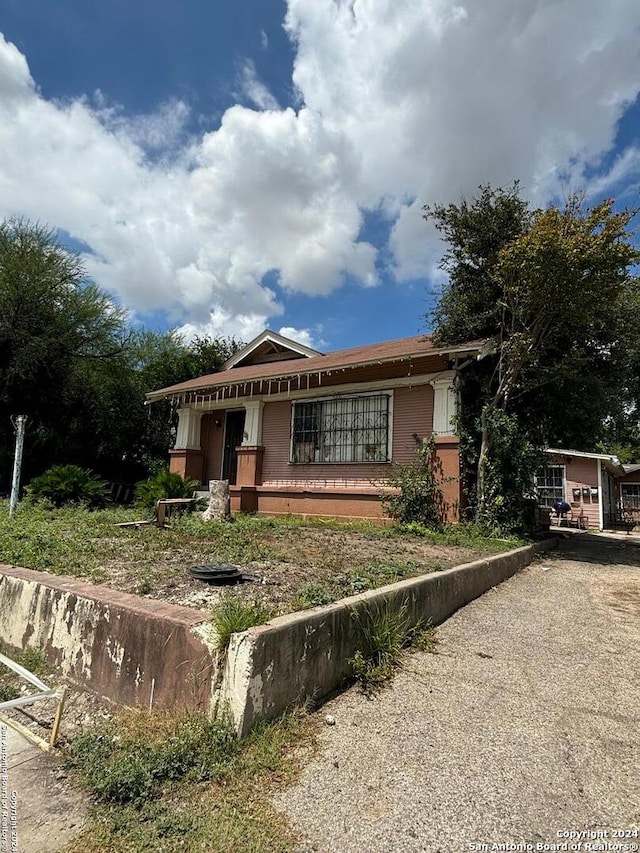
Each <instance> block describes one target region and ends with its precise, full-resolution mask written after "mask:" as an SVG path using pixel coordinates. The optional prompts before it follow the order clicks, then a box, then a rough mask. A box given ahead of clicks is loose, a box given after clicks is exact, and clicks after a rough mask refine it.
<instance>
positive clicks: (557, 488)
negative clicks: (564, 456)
mask: <svg viewBox="0 0 640 853" xmlns="http://www.w3.org/2000/svg"><path fill="white" fill-rule="evenodd" d="M536 490H537V492H538V503H539V505H540V506H546V507H549V508H551V507H552V506H553V505H554V503H555V502H556V501H563V500H565V497H564V465H545V466H544V468H541V469H540V471H538V473H537V475H536Z"/></svg>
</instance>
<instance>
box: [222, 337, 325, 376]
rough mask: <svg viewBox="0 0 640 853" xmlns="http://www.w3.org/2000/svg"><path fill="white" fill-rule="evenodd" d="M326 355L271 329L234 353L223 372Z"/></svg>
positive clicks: (224, 365)
mask: <svg viewBox="0 0 640 853" xmlns="http://www.w3.org/2000/svg"><path fill="white" fill-rule="evenodd" d="M323 354H324V353H321V352H319V351H318V350H315V349H311V347H308V346H305V345H304V344H301V343H300V342H299V341H294V340H292V339H291V338H285V337H284V335H279V334H278V333H277V332H274V331H272V330H271V329H265V330H264V332H261V333H260V334H259V335H258V336H257V337H255V338H254V339H253V340H252V341H249V343H248V344H247V345H246V346H244V347H243V348H242V349H241V350H238V352H236V353H234V355H232V356H231V358H230V359H228V360H227V361H225V363H224V364H223V366H222V370H230V369H231V368H233V367H245V366H247V365H250V364H270V363H272V362H274V361H290V360H292V359H296V358H313V357H314V356H316V355H323Z"/></svg>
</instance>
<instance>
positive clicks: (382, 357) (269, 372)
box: [146, 335, 489, 402]
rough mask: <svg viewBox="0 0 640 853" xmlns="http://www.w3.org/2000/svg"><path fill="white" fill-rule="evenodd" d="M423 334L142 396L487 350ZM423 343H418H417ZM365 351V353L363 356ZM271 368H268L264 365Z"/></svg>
mask: <svg viewBox="0 0 640 853" xmlns="http://www.w3.org/2000/svg"><path fill="white" fill-rule="evenodd" d="M411 341H413V342H415V346H412V345H409V346H408V347H407V349H406V350H404V349H403V347H402V344H409V342H411ZM429 342H430V341H429V339H428V338H427V337H426V336H420V335H418V336H416V337H415V338H399V339H397V340H395V341H383V342H381V343H378V344H368V345H366V346H362V347H353V348H350V349H345V350H336V351H335V352H330V353H327V354H326V355H319V356H314V357H312V358H305V359H299V358H296V359H291V360H289V361H280V362H271V363H269V364H260V365H249V366H247V367H234V368H231V369H229V370H221V371H219V372H218V373H211V374H209V375H208V376H200V377H198V378H197V379H190V380H188V381H187V382H180V383H178V384H177V385H170V386H168V387H167V388H160V389H159V390H157V391H150V392H149V393H148V394H147V395H146V396H147V400H148V401H149V402H154V401H156V400H162V399H164V398H168V397H178V396H180V395H181V394H183V393H187V392H190V391H206V390H208V389H209V388H219V387H222V386H228V385H244V384H248V383H249V382H260V381H261V380H264V381H269V380H270V379H271V380H276V379H288V378H290V377H293V376H302V375H306V374H314V373H324V372H326V371H331V370H340V369H342V368H347V367H366V366H367V365H371V364H385V363H393V362H396V361H408V360H410V359H412V358H428V357H430V356H438V355H465V354H466V355H474V354H476V355H477V356H478V358H481V357H484V355H487V354H489V351H488V350H487V344H488V342H487V340H486V339H483V340H478V341H469V342H468V343H466V344H455V345H450V346H442V347H433V349H428V348H424V344H427V343H429ZM393 344H396V345H397V346H398V351H397V352H395V353H394V352H389V353H388V354H381V353H379V354H377V355H376V354H375V351H376V349H379V350H382V351H383V352H384V353H387V351H388V350H389V349H390V348H392V345H393ZM420 344H422V345H423V346H422V347H420V346H419V345H420ZM358 351H362V357H361V358H355V359H354V358H353V355H356V354H357V353H358ZM367 353H370V354H369V357H367ZM268 368H271V369H268Z"/></svg>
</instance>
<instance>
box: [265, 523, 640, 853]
mask: <svg viewBox="0 0 640 853" xmlns="http://www.w3.org/2000/svg"><path fill="white" fill-rule="evenodd" d="M438 635H439V639H440V645H439V647H438V654H435V655H433V654H426V653H417V654H415V655H412V656H411V657H410V658H409V659H408V661H407V664H406V667H405V668H404V670H403V671H402V672H401V673H400V674H399V675H398V677H397V678H396V679H395V680H394V682H393V684H392V685H391V686H390V687H388V688H387V689H385V690H383V692H382V693H381V694H380V695H379V696H378V697H376V698H375V699H373V700H369V699H367V698H365V697H364V696H363V695H362V694H361V693H360V692H359V691H358V689H357V688H353V689H351V690H350V691H348V692H347V693H345V694H343V695H342V696H339V697H338V698H336V699H334V700H333V701H332V702H330V703H329V704H327V705H325V706H324V708H323V709H322V711H321V713H322V715H324V714H331V715H333V716H334V717H335V720H336V723H335V726H327V727H325V728H324V729H323V731H322V734H321V748H320V751H319V754H318V757H317V758H316V760H315V761H314V762H313V763H312V764H310V765H309V766H308V767H307V768H306V769H305V771H304V773H303V776H302V778H301V781H300V783H299V784H298V785H297V787H295V788H293V789H291V788H289V789H287V790H286V791H285V792H283V794H282V795H281V797H280V799H279V800H278V802H277V806H278V808H280V809H281V810H282V811H284V812H285V813H286V814H287V815H288V816H289V818H290V820H291V821H292V823H293V824H294V826H295V827H296V828H297V829H298V830H299V832H300V835H301V837H302V838H303V839H304V840H303V841H302V842H301V845H300V848H299V850H300V851H322V853H333V851H335V852H336V853H350V852H351V851H354V853H355V851H357V853H364V851H372V853H375V852H376V851H380V853H395V851H397V853H413V851H442V853H449V851H451V853H458V851H473V850H482V851H484V850H489V851H490V850H492V849H494V850H499V849H502V850H520V849H521V850H526V849H529V850H536V849H537V850H543V849H546V850H558V849H559V850H562V849H568V850H571V849H574V850H625V849H626V850H633V849H634V847H633V845H634V844H635V845H637V844H639V843H640V838H638V837H635V838H634V837H633V833H634V827H636V828H637V827H639V826H640V707H639V700H640V542H639V541H638V540H637V539H635V540H631V539H630V538H629V540H627V541H624V540H623V539H620V538H619V539H614V538H607V537H604V536H599V535H590V534H582V535H575V536H571V538H569V539H567V540H566V541H563V542H562V543H561V546H560V549H559V550H558V551H557V552H555V553H552V554H547V555H546V556H544V558H543V560H542V561H539V562H537V563H534V564H533V565H531V566H530V567H529V568H527V569H525V570H524V571H523V572H521V573H520V574H519V575H516V576H515V577H513V578H511V579H510V580H508V581H506V582H505V583H503V584H502V585H501V586H499V587H497V588H495V589H493V590H490V591H489V592H488V593H486V594H485V595H483V596H482V597H481V598H480V599H478V600H477V601H475V602H473V603H471V604H470V605H468V606H467V607H465V608H464V609H463V610H461V611H459V612H458V613H457V614H455V615H454V616H453V617H452V618H451V619H449V620H448V621H447V622H446V623H445V624H444V625H442V626H441V627H440V628H439V630H438ZM584 830H589V831H590V834H589V835H583V836H582V837H581V838H580V837H579V836H577V835H576V836H573V837H570V836H569V835H568V833H572V832H573V833H577V832H580V831H584ZM616 830H627V831H630V836H631V837H628V838H626V839H625V838H617V837H615V836H614V834H613V833H614V831H616ZM636 835H637V832H636ZM596 839H597V840H596ZM565 842H567V846H564V843H565ZM620 842H622V843H623V844H628V845H630V846H628V847H626V848H624V847H620V846H612V845H616V844H619V843H620ZM572 843H573V844H574V845H576V846H574V847H572V846H571V844H572ZM603 843H604V844H605V845H609V846H598V845H602V844H603ZM512 844H513V845H517V844H520V845H522V846H519V847H515V846H514V847H511V846H509V845H512ZM484 845H487V846H486V847H485V846H484ZM493 845H496V846H493ZM498 845H507V846H501V847H500V846H498ZM527 845H531V846H529V847H528V846H527ZM543 845H546V846H543ZM553 845H560V846H553ZM589 845H592V846H589Z"/></svg>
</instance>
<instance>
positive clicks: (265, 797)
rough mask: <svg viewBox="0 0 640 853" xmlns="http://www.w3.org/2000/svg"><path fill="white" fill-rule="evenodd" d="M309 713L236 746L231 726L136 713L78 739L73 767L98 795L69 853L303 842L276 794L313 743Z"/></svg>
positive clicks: (251, 849)
mask: <svg viewBox="0 0 640 853" xmlns="http://www.w3.org/2000/svg"><path fill="white" fill-rule="evenodd" d="M310 740H311V727H310V725H309V724H308V721H306V719H305V716H304V714H303V712H298V713H294V714H289V715H286V716H285V717H283V718H281V719H280V720H277V721H275V722H272V723H265V724H262V725H260V726H258V727H256V729H254V731H253V732H252V733H251V734H250V735H248V736H247V737H246V738H244V739H242V740H236V739H235V738H233V736H232V735H231V731H230V729H229V728H228V726H226V725H225V724H222V723H219V722H212V721H210V720H208V719H206V718H204V717H202V716H200V715H195V714H186V713H181V714H177V713H169V712H165V713H161V712H142V711H136V712H127V713H123V714H121V715H120V716H119V717H118V718H117V719H115V720H112V721H110V722H107V723H102V724H100V725H99V726H96V727H94V728H92V729H91V730H88V731H86V732H85V733H83V734H82V735H80V736H78V737H77V738H76V739H75V740H74V741H73V743H72V745H71V748H70V751H69V759H68V763H69V766H70V767H72V768H73V769H74V770H75V772H76V773H77V774H78V775H79V778H80V779H81V780H82V782H83V783H84V785H85V786H86V787H87V789H88V790H89V792H90V793H91V794H92V795H93V797H94V798H95V805H94V806H93V810H92V815H91V817H92V820H91V822H90V824H89V826H88V827H87V828H86V829H85V831H84V832H83V833H82V834H81V835H80V836H79V837H76V838H75V839H74V840H73V842H71V844H70V845H69V847H68V848H67V849H68V851H69V853H71V851H73V853H98V851H100V853H125V851H126V852H127V853H131V851H136V853H137V851H142V850H149V851H151V850H153V851H157V850H162V851H164V853H174V852H175V853H177V851H184V850H190V851H203V853H205V851H207V853H208V851H212V850H215V851H216V853H271V851H275V853H277V851H282V853H285V851H289V850H293V849H294V847H295V837H294V835H293V833H292V831H291V829H290V827H289V826H288V825H287V823H286V821H285V819H284V818H283V817H282V816H281V815H279V814H278V813H277V812H276V811H275V810H274V809H273V807H272V806H271V803H270V796H271V794H272V793H274V792H275V791H276V790H277V789H278V788H279V787H281V786H282V785H283V784H286V783H287V782H288V781H289V780H291V779H292V778H293V777H294V775H295V773H296V772H297V770H298V766H299V759H298V758H296V757H295V756H294V752H295V749H296V747H301V746H305V745H308V744H309V743H310Z"/></svg>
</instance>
